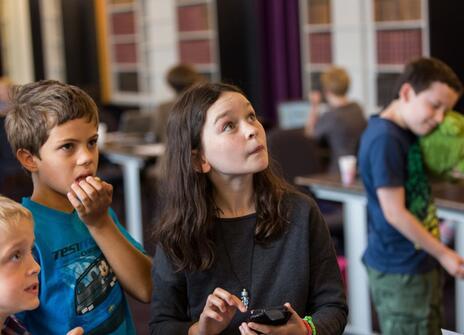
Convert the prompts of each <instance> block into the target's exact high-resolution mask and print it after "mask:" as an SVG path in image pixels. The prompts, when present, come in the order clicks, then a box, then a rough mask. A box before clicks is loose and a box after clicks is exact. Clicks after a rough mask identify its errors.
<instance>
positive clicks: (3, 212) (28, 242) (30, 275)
mask: <svg viewBox="0 0 464 335" xmlns="http://www.w3.org/2000/svg"><path fill="white" fill-rule="evenodd" d="M33 246H34V223H33V220H32V215H31V212H29V211H28V210H27V209H26V208H24V207H23V206H21V205H20V204H18V203H17V202H15V201H13V200H11V199H8V198H6V197H3V196H1V195H0V326H1V334H2V335H27V334H30V333H29V332H28V331H27V330H26V329H25V328H24V326H23V325H22V324H21V323H20V322H19V321H18V320H17V319H16V318H15V317H14V316H13V315H12V314H14V313H18V312H21V311H23V310H32V309H34V308H37V306H39V278H38V274H39V271H40V266H39V264H37V262H36V261H35V259H34V257H33V256H32V247H33ZM79 334H82V328H80V327H78V328H75V329H73V330H72V331H70V332H69V333H68V335H79Z"/></svg>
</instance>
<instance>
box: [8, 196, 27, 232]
mask: <svg viewBox="0 0 464 335" xmlns="http://www.w3.org/2000/svg"><path fill="white" fill-rule="evenodd" d="M21 219H23V220H28V221H31V222H32V221H33V220H32V214H31V212H30V211H29V210H28V209H26V208H25V207H23V206H22V205H21V204H19V203H17V202H16V201H13V200H11V199H10V198H7V197H4V196H2V195H0V231H1V232H2V233H3V232H5V231H9V230H10V229H11V228H13V227H14V226H16V225H18V224H19V223H20V221H21Z"/></svg>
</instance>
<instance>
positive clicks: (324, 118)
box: [305, 66, 367, 173]
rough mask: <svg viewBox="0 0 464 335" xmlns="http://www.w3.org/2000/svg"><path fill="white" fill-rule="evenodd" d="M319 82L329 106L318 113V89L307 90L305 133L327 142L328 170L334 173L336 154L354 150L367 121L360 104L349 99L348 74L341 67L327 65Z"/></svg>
mask: <svg viewBox="0 0 464 335" xmlns="http://www.w3.org/2000/svg"><path fill="white" fill-rule="evenodd" d="M321 85H322V93H323V94H324V96H325V98H326V100H327V104H328V110H327V112H326V113H324V114H322V115H319V114H320V102H321V93H320V92H319V91H313V92H310V93H309V95H308V98H309V101H310V103H311V111H310V113H309V115H308V120H307V122H306V125H305V134H306V136H308V137H314V138H316V139H317V140H318V141H322V142H325V143H327V145H328V146H329V149H330V166H329V170H330V172H332V173H337V172H338V158H339V157H341V156H344V155H356V154H357V150H358V144H359V139H360V138H361V134H362V132H363V131H364V129H365V128H366V125H367V122H366V119H365V117H364V113H363V111H362V109H361V107H360V106H359V105H358V104H357V103H356V102H353V101H350V100H349V99H348V96H347V92H348V89H349V88H350V77H349V75H348V73H347V72H346V71H345V70H344V69H343V68H341V67H337V66H332V67H330V68H329V69H327V71H325V72H324V73H323V74H322V75H321Z"/></svg>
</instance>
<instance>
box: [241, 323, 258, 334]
mask: <svg viewBox="0 0 464 335" xmlns="http://www.w3.org/2000/svg"><path fill="white" fill-rule="evenodd" d="M238 330H240V335H256V334H257V333H256V332H254V331H253V330H252V329H251V328H250V327H248V325H247V324H246V323H245V322H242V324H241V325H240V327H238Z"/></svg>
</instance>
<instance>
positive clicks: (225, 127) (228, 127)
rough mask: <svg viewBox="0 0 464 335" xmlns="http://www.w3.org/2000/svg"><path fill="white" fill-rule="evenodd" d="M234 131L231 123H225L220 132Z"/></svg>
mask: <svg viewBox="0 0 464 335" xmlns="http://www.w3.org/2000/svg"><path fill="white" fill-rule="evenodd" d="M232 129H234V124H233V123H232V122H227V123H226V124H224V126H223V127H222V130H223V131H230V130H232Z"/></svg>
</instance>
